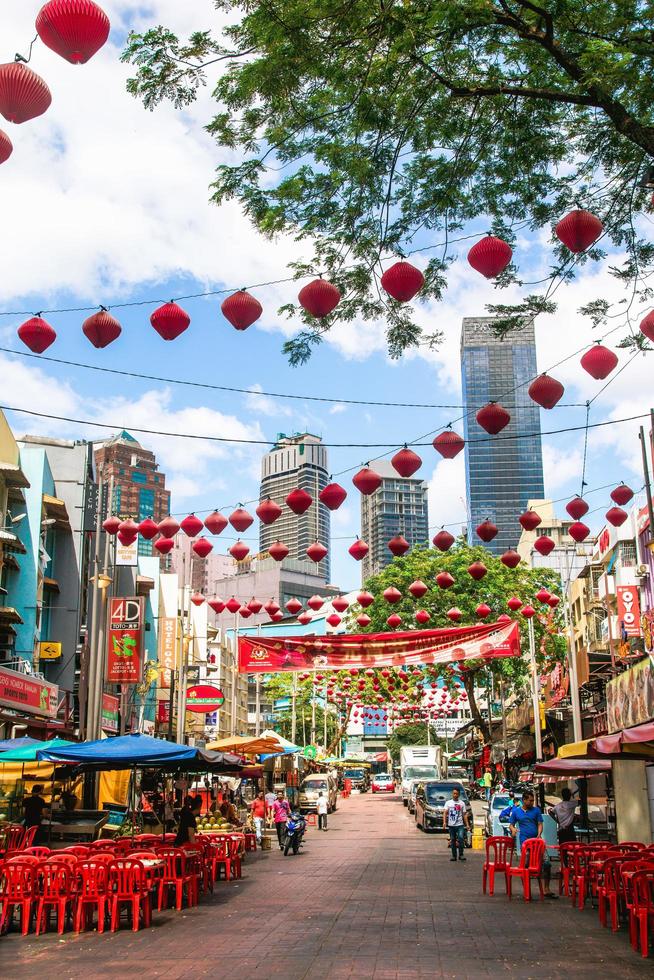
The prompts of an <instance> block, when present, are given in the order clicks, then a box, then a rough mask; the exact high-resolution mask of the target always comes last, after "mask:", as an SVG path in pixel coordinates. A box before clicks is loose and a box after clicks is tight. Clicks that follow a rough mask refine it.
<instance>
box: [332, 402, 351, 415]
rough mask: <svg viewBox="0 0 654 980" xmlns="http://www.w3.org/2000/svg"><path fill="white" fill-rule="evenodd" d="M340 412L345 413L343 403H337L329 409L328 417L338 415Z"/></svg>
mask: <svg viewBox="0 0 654 980" xmlns="http://www.w3.org/2000/svg"><path fill="white" fill-rule="evenodd" d="M341 412H347V405H344V404H343V402H337V403H336V404H335V405H332V407H331V408H330V409H329V414H330V415H340V414H341Z"/></svg>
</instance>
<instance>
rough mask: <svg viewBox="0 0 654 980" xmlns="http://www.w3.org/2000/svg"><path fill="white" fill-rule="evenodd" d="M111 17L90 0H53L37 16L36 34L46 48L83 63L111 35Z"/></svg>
mask: <svg viewBox="0 0 654 980" xmlns="http://www.w3.org/2000/svg"><path fill="white" fill-rule="evenodd" d="M109 28H110V24H109V18H108V17H107V15H106V14H105V12H104V10H101V8H100V7H98V5H97V3H92V2H91V0H50V2H49V3H46V4H45V6H44V7H41V10H40V11H39V13H38V15H37V18H36V33H37V34H38V35H39V37H40V38H41V40H42V41H43V43H44V44H45V46H46V47H48V48H50V49H51V50H52V51H54V52H55V53H56V54H58V55H60V56H61V57H62V58H65V59H66V61H70V63H71V65H84V64H86V62H87V61H88V60H89V58H92V57H93V55H94V54H95V53H96V52H97V51H99V50H100V48H101V47H102V46H103V45H104V44H105V43H106V41H107V38H108V37H109Z"/></svg>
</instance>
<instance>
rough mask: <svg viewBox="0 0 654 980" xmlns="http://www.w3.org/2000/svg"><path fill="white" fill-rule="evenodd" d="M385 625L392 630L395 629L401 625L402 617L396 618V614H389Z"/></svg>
mask: <svg viewBox="0 0 654 980" xmlns="http://www.w3.org/2000/svg"><path fill="white" fill-rule="evenodd" d="M386 623H387V625H388V626H390V628H391V629H392V630H394V629H396V628H397V627H398V626H400V625H401V623H402V617H401V616H398V614H397V613H391V615H390V616H389V617H388V619H387V620H386Z"/></svg>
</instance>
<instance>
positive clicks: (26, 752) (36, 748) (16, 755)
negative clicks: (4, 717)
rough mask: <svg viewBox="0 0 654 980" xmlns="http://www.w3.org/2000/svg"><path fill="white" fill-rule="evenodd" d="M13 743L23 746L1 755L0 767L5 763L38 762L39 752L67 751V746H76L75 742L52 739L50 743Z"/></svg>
mask: <svg viewBox="0 0 654 980" xmlns="http://www.w3.org/2000/svg"><path fill="white" fill-rule="evenodd" d="M10 741H12V740H10ZM13 741H14V742H20V743H22V744H20V745H18V746H16V747H15V748H10V749H8V750H7V751H5V752H2V753H0V765H2V764H3V763H5V762H36V760H37V758H40V756H39V755H38V753H39V752H47V751H49V750H51V751H54V750H55V749H65V748H66V747H67V746H70V747H71V748H72V747H74V746H75V742H71V741H70V740H69V739H65V738H51V739H50V740H49V741H48V742H36V741H33V740H32V739H22V738H19V739H13ZM29 743H31V744H29Z"/></svg>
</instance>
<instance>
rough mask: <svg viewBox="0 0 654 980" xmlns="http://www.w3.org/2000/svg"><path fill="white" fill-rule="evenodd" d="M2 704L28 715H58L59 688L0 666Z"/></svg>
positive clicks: (54, 716) (0, 700)
mask: <svg viewBox="0 0 654 980" xmlns="http://www.w3.org/2000/svg"><path fill="white" fill-rule="evenodd" d="M0 704H1V705H3V706H4V707H6V708H12V709H13V710H14V711H24V712H25V713H26V714H28V715H46V716H47V717H48V718H56V717H57V707H58V704H59V688H58V687H57V685H56V684H49V683H48V682H47V681H42V680H40V679H39V678H36V677H30V676H29V675H28V674H19V673H18V671H15V670H7V669H6V668H5V667H0Z"/></svg>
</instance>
